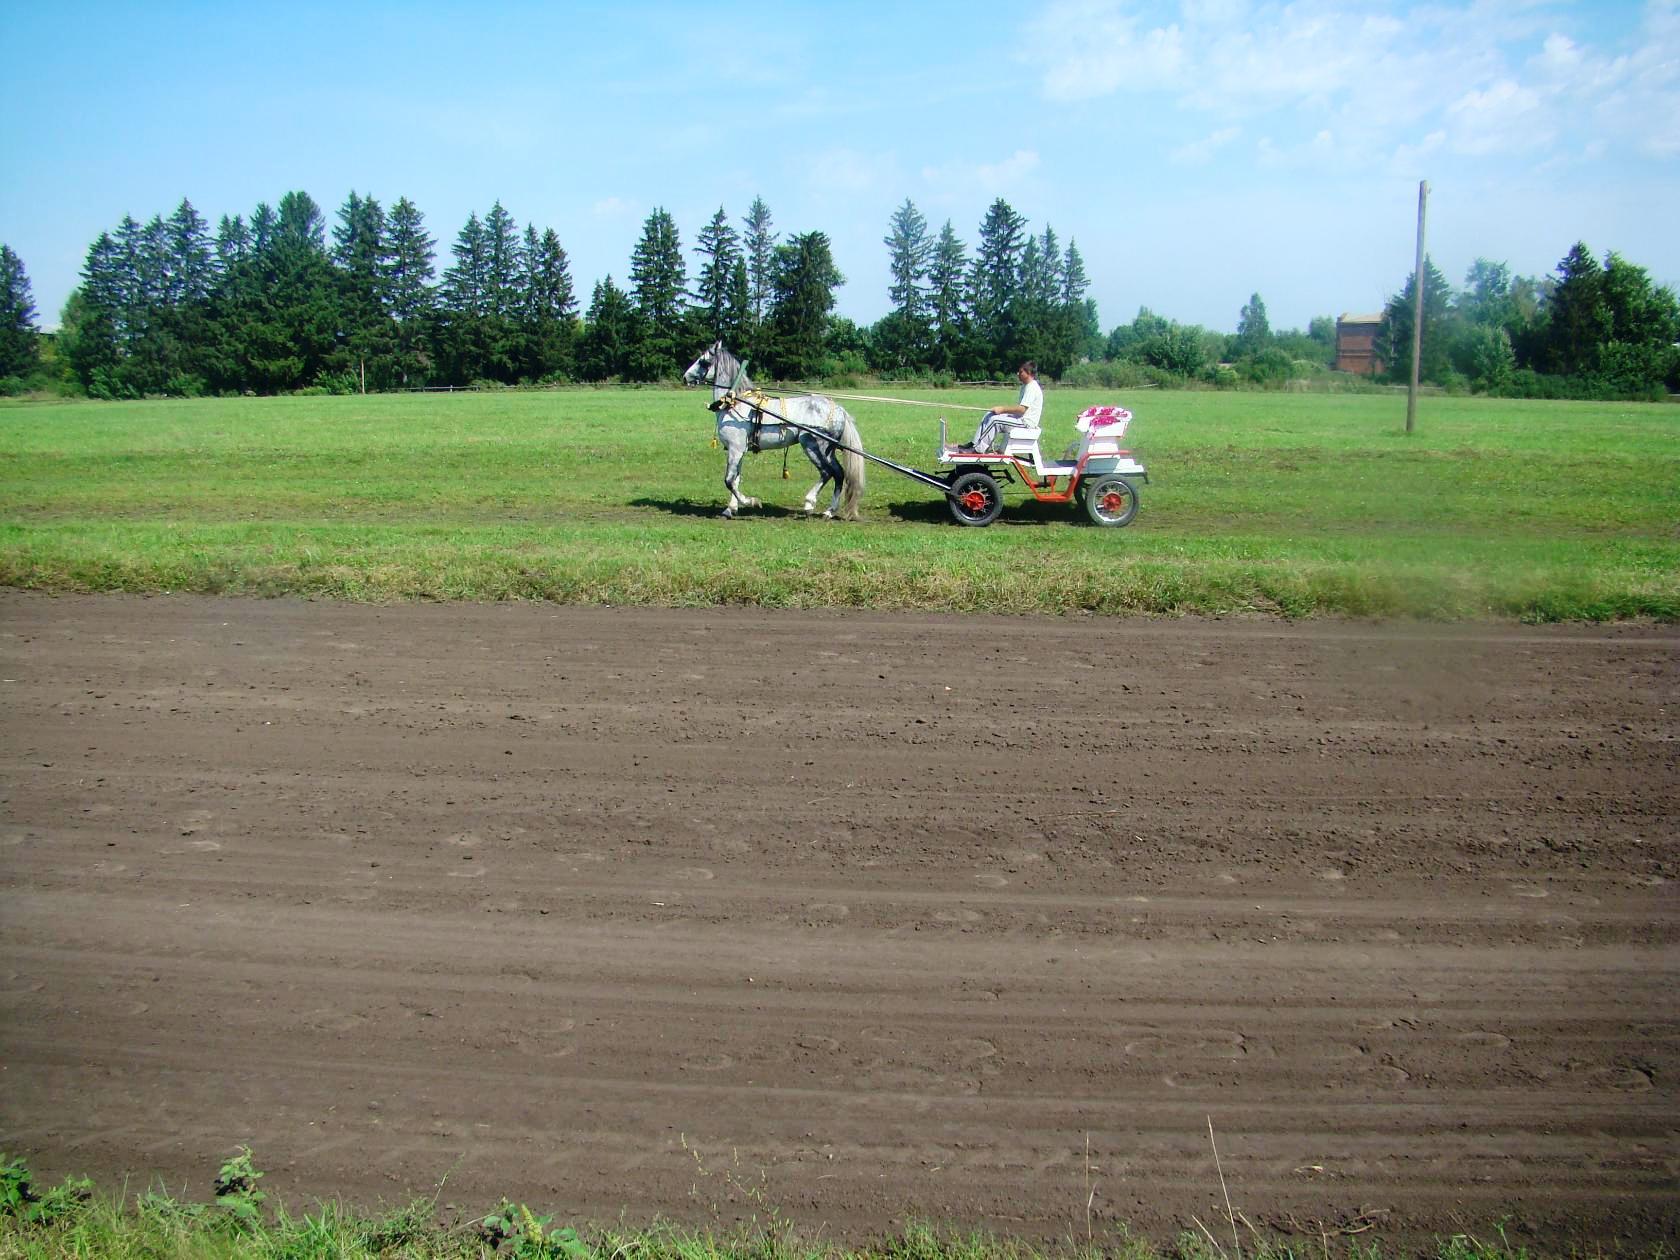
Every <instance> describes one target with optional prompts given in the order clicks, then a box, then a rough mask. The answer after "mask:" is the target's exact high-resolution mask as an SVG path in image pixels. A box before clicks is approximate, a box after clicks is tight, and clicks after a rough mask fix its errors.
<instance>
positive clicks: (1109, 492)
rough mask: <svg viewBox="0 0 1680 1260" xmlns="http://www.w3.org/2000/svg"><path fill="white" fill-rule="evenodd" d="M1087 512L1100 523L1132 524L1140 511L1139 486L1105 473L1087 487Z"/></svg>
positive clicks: (1093, 519)
mask: <svg viewBox="0 0 1680 1260" xmlns="http://www.w3.org/2000/svg"><path fill="white" fill-rule="evenodd" d="M1085 512H1086V514H1087V515H1088V516H1089V517H1090V518H1091V520H1092V521H1094V522H1095V523H1096V524H1098V525H1114V526H1119V525H1130V524H1131V523H1132V518H1133V517H1134V516H1136V515H1137V513H1138V493H1137V487H1136V486H1134V485H1132V483H1131V482H1129V481H1127V480H1126V479H1125V478H1124V477H1118V476H1115V475H1114V474H1113V473H1104V474H1101V475H1099V476H1097V477H1096V478H1094V479H1093V480H1092V481H1091V483H1090V485H1088V486H1086V487H1085Z"/></svg>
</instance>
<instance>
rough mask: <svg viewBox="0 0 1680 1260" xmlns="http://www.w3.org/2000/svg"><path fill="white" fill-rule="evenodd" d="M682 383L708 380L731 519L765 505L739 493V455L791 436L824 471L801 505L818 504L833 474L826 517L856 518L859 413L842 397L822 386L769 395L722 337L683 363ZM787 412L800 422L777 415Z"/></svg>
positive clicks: (787, 442) (788, 441)
mask: <svg viewBox="0 0 1680 1260" xmlns="http://www.w3.org/2000/svg"><path fill="white" fill-rule="evenodd" d="M683 384H684V385H702V384H704V385H710V386H711V387H712V403H713V407H714V410H716V411H717V436H718V441H720V442H722V443H723V450H724V465H723V485H724V489H726V490H728V491H729V503H728V506H726V507H725V508H724V509H723V516H724V519H725V520H733V519H734V517H735V513H736V512H737V511H739V510H740V509H741V508H746V507H760V506H762V505H761V504H760V503H759V501H758V500H757V499H753V498H749V497H747V496H746V495H743V494H742V493H741V460H742V458H743V457H744V456H745V455H746V453H747V452H748V451H771V450H776V449H778V448H780V447H785V446H792V445H793V444H794V443H795V442H797V443H799V445H800V446H801V447H802V448H804V451H805V454H806V455H807V456H809V457H810V460H811V462H812V463H813V464H815V465H816V467H817V472H819V473H820V474H821V475H822V476H821V479H820V480H819V481H818V482H817V484H816V485H814V486H812V487H811V490H810V492H809V493H808V494H807V495H806V496H805V511H806V512H808V513H813V512H815V511H816V510H817V498H818V496H819V495H821V494H822V490H823V487H824V486H826V485H827V484H828V483H829V482H831V481H832V482H833V483H834V494H833V496H832V497H831V498H830V500H829V503H828V507H827V508H825V509H824V511H823V514H822V515H823V518H824V519H825V520H833V519H834V518H836V517H838V518H839V519H841V520H843V521H855V520H857V516H858V503H859V501H860V500H861V499H862V498H863V485H864V475H863V474H864V460H863V456H862V455H859V454H858V453H857V452H858V451H859V450H861V449H862V447H863V441H862V439H861V438H860V437H859V436H858V429H857V421H855V420H853V419H852V417H851V415H850V414H849V413H848V412H847V411H846V409H845V408H844V407H842V406H841V405H840V404H839V403H837V402H835V401H834V400H833V399H832V398H825V397H823V395H821V394H795V395H792V396H791V397H787V398H770V397H767V396H766V395H765V394H764V393H763V392H762V391H761V390H758V389H755V388H754V387H753V383H752V381H751V380H749V379H748V378H747V368H746V364H744V363H742V362H741V360H740V359H738V358H736V357H735V356H734V355H733V354H731V353H730V352H729V350H728V349H727V348H725V346H724V344H723V342H722V340H718V341H714V342H713V343H712V344H711V346H710V347H708V348H707V349H706V350H704V351H702V352H701V355H700V357H699V358H698V359H696V360H694V362H693V363H691V364H689V365H688V371H686V372H684V373H683ZM725 399H727V402H724V401H723V400H725ZM784 420H792V421H794V423H795V424H798V425H801V426H804V427H802V428H795V427H794V425H793V424H784V423H782V422H783V421H784ZM830 439H831V440H830ZM848 447H850V448H851V449H849V450H848V449H847V448H848Z"/></svg>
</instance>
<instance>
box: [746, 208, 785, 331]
mask: <svg viewBox="0 0 1680 1260" xmlns="http://www.w3.org/2000/svg"><path fill="white" fill-rule="evenodd" d="M743 222H744V223H745V225H746V232H745V233H744V234H743V236H742V238H741V250H742V253H743V254H744V255H745V258H746V263H747V300H748V308H749V309H748V312H747V314H748V327H747V331H746V335H745V336H744V337H743V338H742V344H743V346H744V349H743V350H742V354H743V355H744V356H746V357H748V358H754V359H756V358H758V357H760V356H762V355H763V353H764V348H765V342H766V337H765V332H764V320H765V316H766V315H767V314H768V313H769V310H770V299H771V288H772V282H773V281H774V279H775V267H776V235H777V234H776V233H775V232H774V231H772V230H771V218H770V207H769V206H767V205H765V204H764V198H763V197H754V198H753V203H752V205H751V206H749V207H748V209H747V217H746V218H745V219H744V220H743Z"/></svg>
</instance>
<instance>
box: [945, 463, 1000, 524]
mask: <svg viewBox="0 0 1680 1260" xmlns="http://www.w3.org/2000/svg"><path fill="white" fill-rule="evenodd" d="M946 502H947V503H949V504H950V505H951V515H952V516H954V517H956V519H957V524H959V525H990V524H991V523H992V522H993V521H995V520H997V518H998V513H999V512H1001V511H1003V491H1002V489H1001V488H999V486H998V483H997V479H996V478H995V477H993V476H992V474H991V473H987V472H965V473H963V474H962V475H961V476H960V477H957V478H956V479H954V480H953V481H952V482H951V493H950V495H949V497H948V498H947V499H946Z"/></svg>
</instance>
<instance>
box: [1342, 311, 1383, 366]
mask: <svg viewBox="0 0 1680 1260" xmlns="http://www.w3.org/2000/svg"><path fill="white" fill-rule="evenodd" d="M1381 324H1382V316H1381V315H1380V314H1378V315H1343V316H1342V317H1341V318H1339V319H1338V320H1337V321H1336V371H1338V372H1354V373H1357V374H1358V375H1360V376H1375V375H1377V374H1378V373H1379V372H1381V371H1382V370H1383V362H1382V360H1381V359H1380V358H1378V357H1377V329H1378V327H1379V326H1380V325H1381Z"/></svg>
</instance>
